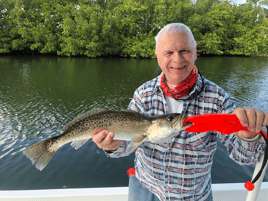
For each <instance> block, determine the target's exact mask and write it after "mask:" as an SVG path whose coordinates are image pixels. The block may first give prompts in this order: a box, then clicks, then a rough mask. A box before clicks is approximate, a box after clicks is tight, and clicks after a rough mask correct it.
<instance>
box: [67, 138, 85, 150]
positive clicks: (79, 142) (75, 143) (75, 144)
mask: <svg viewBox="0 0 268 201" xmlns="http://www.w3.org/2000/svg"><path fill="white" fill-rule="evenodd" d="M88 140H89V139H82V140H76V141H72V143H71V146H72V147H73V148H74V149H79V148H80V147H82V146H83V145H84V144H85V143H86V142H87V141H88Z"/></svg>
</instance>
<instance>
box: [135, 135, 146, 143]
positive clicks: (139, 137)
mask: <svg viewBox="0 0 268 201" xmlns="http://www.w3.org/2000/svg"><path fill="white" fill-rule="evenodd" d="M145 138H146V136H145V135H141V134H137V135H135V136H134V137H133V138H132V139H131V141H132V142H135V143H137V142H142V141H143V140H144V139H145Z"/></svg>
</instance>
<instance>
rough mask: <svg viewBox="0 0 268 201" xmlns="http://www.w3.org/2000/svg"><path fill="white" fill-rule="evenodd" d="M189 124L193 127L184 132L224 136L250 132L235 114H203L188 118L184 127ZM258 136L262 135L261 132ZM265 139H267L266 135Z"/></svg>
mask: <svg viewBox="0 0 268 201" xmlns="http://www.w3.org/2000/svg"><path fill="white" fill-rule="evenodd" d="M189 123H191V124H192V126H190V127H189V128H186V129H184V130H185V131H187V132H193V133H201V132H207V131H217V132H220V133H222V134H224V135H227V134H232V133H234V132H238V131H240V130H246V131H249V130H248V129H247V127H244V126H242V125H241V123H240V121H239V119H238V118H237V116H236V115H235V114H201V115H195V116H190V117H186V118H185V120H184V122H183V126H185V125H187V124H189ZM249 132H251V131H249ZM256 134H258V135H261V133H260V132H259V133H256ZM265 138H267V135H266V134H265Z"/></svg>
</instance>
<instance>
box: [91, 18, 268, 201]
mask: <svg viewBox="0 0 268 201" xmlns="http://www.w3.org/2000/svg"><path fill="white" fill-rule="evenodd" d="M155 55H156V57H157V61H158V64H159V66H160V68H161V70H162V73H161V75H159V76H158V77H156V78H154V79H153V80H151V81H149V82H146V83H145V84H143V85H142V86H140V87H139V88H138V89H137V90H136V91H135V93H134V97H133V99H132V101H131V102H130V104H129V107H128V108H129V109H131V110H134V111H137V112H139V113H141V114H146V115H150V116H154V115H161V114H166V113H184V114H187V115H189V116H191V115H198V114H208V113H234V114H236V115H237V117H238V118H239V120H240V122H241V123H242V125H243V126H246V127H248V129H249V130H250V131H252V132H259V131H260V129H261V127H262V126H265V125H267V124H268V113H265V112H263V111H260V110H257V109H255V108H239V109H235V105H234V103H233V102H232V101H231V100H230V98H229V96H228V94H227V93H226V92H225V91H224V90H223V89H222V88H220V87H219V86H217V85H216V84H214V83H212V82H211V81H209V80H207V79H206V78H204V77H202V76H201V75H200V74H199V73H198V69H197V68H198V67H197V66H196V65H195V60H196V59H197V45H196V42H195V39H194V37H193V35H192V32H191V30H190V29H189V28H188V27H187V26H186V25H184V24H181V23H174V24H169V25H167V26H165V27H164V28H163V29H162V30H161V31H160V32H159V33H158V34H157V36H156V50H155ZM113 137H114V133H112V132H110V133H109V132H108V131H101V132H98V133H96V134H94V136H93V141H94V142H95V143H96V144H97V146H98V147H100V148H103V149H104V150H106V154H107V156H110V157H122V156H127V155H129V154H130V153H126V152H125V150H126V147H127V145H128V143H129V142H126V141H116V140H113ZM216 139H218V140H219V141H220V142H221V143H222V144H224V145H225V146H226V147H227V149H228V153H229V156H230V158H232V159H233V160H235V161H236V162H238V163H239V164H241V165H243V164H252V163H256V162H257V161H258V159H259V157H260V155H261V154H262V153H263V151H264V148H265V144H264V142H263V141H262V140H260V138H259V136H256V135H255V134H254V133H250V132H246V131H239V132H237V133H234V134H232V135H222V134H221V133H217V132H204V133H198V134H197V133H187V132H186V131H184V130H183V131H180V132H179V133H178V135H177V136H175V137H173V138H172V141H171V142H169V143H151V142H144V143H143V144H142V145H141V146H139V147H138V149H137V151H136V153H135V156H136V158H135V169H136V177H135V176H131V177H130V183H129V200H138V201H149V200H199V201H200V200H208V201H210V200H213V198H212V191H211V166H212V158H213V154H214V153H215V150H216V146H217V143H216ZM252 147H255V149H254V150H252Z"/></svg>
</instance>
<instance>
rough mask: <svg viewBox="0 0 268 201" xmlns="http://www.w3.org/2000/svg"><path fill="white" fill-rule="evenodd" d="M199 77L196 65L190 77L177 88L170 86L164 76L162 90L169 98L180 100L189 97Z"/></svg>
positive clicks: (162, 77)
mask: <svg viewBox="0 0 268 201" xmlns="http://www.w3.org/2000/svg"><path fill="white" fill-rule="evenodd" d="M197 76H198V70H197V67H196V65H194V68H193V70H192V71H191V73H190V75H189V76H188V77H187V78H186V79H185V80H183V81H182V82H181V83H180V84H179V85H177V86H175V85H171V84H168V83H167V82H166V81H165V78H164V76H161V88H162V89H163V91H164V92H165V94H166V95H167V96H169V97H171V98H176V99H178V98H181V97H183V96H186V95H188V94H189V93H190V92H191V90H192V88H193V86H194V83H195V82H196V79H197ZM167 87H168V88H167ZM168 89H169V90H168ZM169 91H170V92H171V94H170V93H169Z"/></svg>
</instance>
